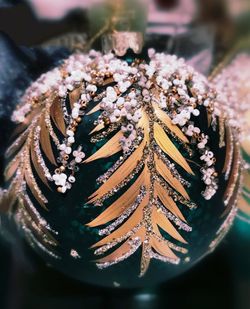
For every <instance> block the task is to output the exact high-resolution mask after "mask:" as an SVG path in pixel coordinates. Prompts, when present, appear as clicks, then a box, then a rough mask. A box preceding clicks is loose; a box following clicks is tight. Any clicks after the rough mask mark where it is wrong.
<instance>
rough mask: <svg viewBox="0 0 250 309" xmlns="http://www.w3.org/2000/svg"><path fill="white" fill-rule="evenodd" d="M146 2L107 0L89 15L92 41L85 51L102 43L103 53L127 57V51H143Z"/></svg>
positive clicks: (143, 0) (138, 0) (140, 0)
mask: <svg viewBox="0 0 250 309" xmlns="http://www.w3.org/2000/svg"><path fill="white" fill-rule="evenodd" d="M146 3H147V1H145V0H136V1H132V0H119V1H111V0H106V1H105V2H104V3H103V5H98V6H95V7H93V8H92V9H91V10H90V11H89V20H90V37H91V39H90V41H89V42H88V44H87V46H86V50H88V49H90V48H91V47H92V46H93V44H94V43H95V42H96V41H97V40H98V39H101V46H102V51H103V52H104V53H108V52H110V51H113V52H114V53H115V54H116V55H117V56H124V55H125V54H126V52H127V51H128V49H131V50H133V52H134V53H135V54H139V53H141V51H142V48H143V45H144V33H145V29H146V24H147V5H146Z"/></svg>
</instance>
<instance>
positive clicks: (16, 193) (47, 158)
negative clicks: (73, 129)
mask: <svg viewBox="0 0 250 309" xmlns="http://www.w3.org/2000/svg"><path fill="white" fill-rule="evenodd" d="M50 119H52V121H53V125H54V127H56V128H57V129H58V130H59V132H61V133H62V135H64V134H65V131H66V125H65V122H64V117H63V110H62V106H61V102H60V98H59V97H57V96H55V95H54V94H51V95H50V97H49V98H48V99H46V100H43V98H42V97H41V98H40V99H39V100H38V102H37V104H34V105H33V106H32V109H31V111H30V113H29V114H28V115H27V116H26V118H25V120H24V122H23V123H21V124H20V126H19V127H17V129H16V130H15V134H18V132H19V133H20V135H19V136H18V135H17V137H16V140H14V141H13V144H12V145H11V146H10V147H9V149H8V150H7V152H6V158H8V159H9V160H10V163H9V164H8V165H7V167H6V170H5V179H6V181H8V182H9V186H8V189H7V190H6V191H5V192H4V194H3V197H2V200H1V211H4V212H11V211H13V206H14V205H16V206H17V207H15V212H16V214H17V216H18V220H19V222H21V223H22V224H24V226H25V229H24V230H25V235H26V236H27V237H29V240H30V241H32V242H36V241H37V242H40V243H41V246H43V247H44V248H45V250H48V252H50V253H51V254H53V253H52V251H53V249H52V247H54V246H56V245H57V242H56V240H55V239H54V237H53V236H52V234H51V233H52V232H51V231H50V230H49V225H48V224H47V223H46V224H45V222H46V221H45V220H44V219H43V218H42V217H40V214H39V212H38V211H37V210H36V206H35V204H34V201H36V202H37V203H38V204H39V205H40V206H41V207H42V208H43V209H45V210H48V209H47V203H48V200H47V198H46V196H45V195H44V188H43V187H41V184H40V183H42V184H44V185H45V186H47V187H48V188H50V185H49V182H48V179H47V177H46V173H45V170H44V169H47V170H49V168H48V166H47V165H46V164H50V165H51V164H52V165H53V166H54V167H56V165H57V163H56V160H55V154H54V150H53V142H54V140H56V138H57V137H56V135H55V132H54V131H53V126H52V125H51V123H50ZM56 146H57V145H56ZM55 149H56V147H55ZM42 165H44V166H42ZM50 168H51V166H50Z"/></svg>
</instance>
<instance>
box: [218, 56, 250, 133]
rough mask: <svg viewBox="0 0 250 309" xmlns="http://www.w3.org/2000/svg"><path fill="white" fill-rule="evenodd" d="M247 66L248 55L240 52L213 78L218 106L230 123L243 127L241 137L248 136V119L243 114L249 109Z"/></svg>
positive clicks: (249, 60) (248, 72) (249, 131)
mask: <svg viewBox="0 0 250 309" xmlns="http://www.w3.org/2000/svg"><path fill="white" fill-rule="evenodd" d="M249 66H250V55H249V54H247V53H241V54H239V55H238V56H237V57H236V58H235V59H234V60H233V61H232V63H231V64H230V65H228V66H226V67H225V68H224V69H223V70H222V71H221V73H220V74H218V75H217V76H216V78H214V79H213V87H215V89H216V91H217V93H218V95H217V105H218V107H219V108H220V109H221V110H226V111H227V114H228V116H229V124H230V125H232V126H234V127H240V128H241V129H243V134H242V137H243V138H244V137H246V136H247V137H248V138H250V129H249V120H248V119H247V118H246V116H245V115H246V112H247V111H249V110H250V104H249V102H250V91H249V89H250V70H249ZM245 135H246V136H245Z"/></svg>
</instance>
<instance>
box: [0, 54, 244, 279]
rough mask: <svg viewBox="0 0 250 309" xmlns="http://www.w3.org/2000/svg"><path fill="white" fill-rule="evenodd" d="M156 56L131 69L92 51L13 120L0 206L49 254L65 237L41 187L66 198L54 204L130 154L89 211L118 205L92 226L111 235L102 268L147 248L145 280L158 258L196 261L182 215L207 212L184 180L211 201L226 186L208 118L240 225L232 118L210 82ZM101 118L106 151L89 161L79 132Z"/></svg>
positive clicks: (103, 178) (71, 61) (42, 86)
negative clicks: (92, 171) (196, 181)
mask: <svg viewBox="0 0 250 309" xmlns="http://www.w3.org/2000/svg"><path fill="white" fill-rule="evenodd" d="M148 56H149V60H147V61H146V60H141V59H134V60H132V61H131V62H130V63H129V62H128V61H126V60H124V59H123V58H117V57H116V56H115V55H114V54H113V53H109V54H106V55H103V54H101V53H99V52H96V51H94V50H92V51H90V52H89V53H88V54H80V53H79V54H73V55H72V56H70V57H69V58H68V59H67V60H65V61H64V63H63V64H62V65H61V67H58V68H55V69H53V70H52V71H50V72H48V73H46V74H44V75H42V76H41V77H40V78H39V79H38V80H37V81H35V82H34V83H33V84H32V85H31V86H30V87H29V88H28V89H27V91H26V93H25V94H24V96H23V98H22V100H21V103H20V104H19V105H18V107H17V109H16V110H15V111H14V113H13V115H12V120H13V121H14V122H15V123H18V124H19V126H18V128H17V131H16V134H17V137H16V139H15V141H14V143H13V144H12V145H11V146H10V148H9V149H8V150H7V153H6V156H7V157H8V158H11V160H10V163H9V165H8V166H7V168H6V172H5V176H6V180H7V181H8V182H9V185H8V188H7V189H5V190H4V191H3V194H2V202H1V205H7V207H6V208H8V209H7V210H10V211H13V209H15V212H16V218H17V221H18V222H19V224H21V226H22V227H23V228H24V229H25V231H26V234H27V235H28V238H29V240H30V241H31V242H34V241H35V240H36V238H37V237H36V234H38V235H39V234H40V236H41V235H42V240H41V241H40V246H42V247H43V248H44V250H48V252H52V251H51V249H48V248H51V246H56V243H57V242H56V240H55V238H56V236H55V235H56V233H57V232H56V231H54V230H53V229H52V228H51V227H50V226H49V224H48V223H47V222H46V221H45V220H44V219H43V218H41V216H40V215H39V213H38V212H37V210H36V208H35V206H34V202H33V201H34V200H35V201H36V202H38V203H39V204H40V205H41V207H43V208H45V209H47V208H48V207H52V205H50V204H49V200H48V199H47V197H46V196H45V195H44V193H43V190H42V188H41V184H42V185H45V186H47V187H49V188H50V189H51V190H55V191H58V193H55V194H67V193H68V191H69V190H71V188H72V186H74V183H75V182H76V181H77V172H79V173H80V170H81V166H83V165H87V164H90V163H91V162H94V161H96V160H100V159H103V158H108V157H111V156H113V155H114V154H118V153H121V156H120V158H119V159H118V160H117V161H116V162H115V164H113V166H111V167H110V168H109V169H108V170H107V171H106V172H105V173H104V174H103V175H100V177H99V178H98V179H97V180H96V181H97V184H98V189H97V190H96V191H95V192H93V193H92V195H91V196H89V199H88V201H87V203H88V204H91V205H93V206H96V207H98V206H102V205H103V204H104V203H105V202H107V201H108V200H109V198H111V197H113V200H112V203H111V204H109V206H108V207H107V208H106V209H105V210H104V211H103V212H102V213H101V214H100V215H99V216H98V217H97V218H95V219H94V220H92V221H91V222H89V223H88V224H87V225H88V226H89V227H90V228H94V227H99V226H104V227H103V228H101V229H99V235H100V236H105V237H104V238H102V239H101V240H100V241H99V242H97V243H96V244H94V245H93V248H95V255H103V254H105V253H106V252H111V253H110V254H108V255H107V256H105V257H102V258H100V259H99V260H98V261H97V262H96V264H97V266H98V267H99V268H105V267H108V266H111V265H113V264H116V263H118V262H121V261H123V260H124V259H126V258H128V257H129V256H131V255H132V254H133V253H134V252H135V251H137V249H138V248H140V247H141V272H140V274H141V275H143V274H145V272H146V271H147V269H148V266H149V263H150V260H151V259H153V258H154V259H158V260H161V261H164V262H169V263H173V264H178V263H179V262H180V258H179V257H178V256H177V254H176V253H180V254H186V253H187V249H186V247H185V246H186V245H187V241H186V240H185V239H184V237H183V236H182V235H181V233H180V232H181V231H183V232H185V233H189V232H191V231H192V227H191V226H190V225H189V224H188V222H187V220H186V219H185V217H184V215H183V213H182V211H181V210H180V205H182V206H183V207H186V208H187V209H189V210H190V211H192V210H195V209H196V208H197V207H199V205H196V204H195V203H194V202H193V201H192V200H191V198H190V196H189V194H188V192H187V189H188V188H189V187H190V186H191V183H190V182H189V181H188V180H187V179H186V178H187V177H185V176H188V177H189V179H190V177H191V178H192V177H200V181H201V182H203V184H204V190H203V191H202V192H200V194H201V195H202V196H203V198H204V199H205V200H210V199H212V198H213V197H214V196H215V195H216V193H217V191H218V177H220V176H221V175H218V171H217V170H216V157H215V155H214V152H213V149H212V148H211V146H210V145H212V141H210V138H209V136H208V135H207V134H206V133H205V132H203V131H202V130H201V128H200V127H199V126H198V125H197V124H196V123H199V122H198V121H196V120H195V119H199V117H200V114H201V113H203V114H204V113H205V114H206V118H207V123H208V127H211V128H212V129H213V130H214V131H215V130H217V129H218V127H219V130H220V145H219V147H220V148H225V147H226V148H227V153H229V154H230V155H227V156H226V158H225V164H224V168H223V171H222V175H223V177H224V178H225V179H229V182H228V186H227V189H226V191H225V194H224V204H225V207H226V208H227V206H228V207H229V208H230V209H229V210H227V211H226V212H225V214H226V215H227V216H228V220H227V221H226V222H227V224H225V226H226V228H228V225H229V223H230V224H231V222H232V219H233V217H234V216H235V213H236V208H235V207H232V205H231V204H232V200H234V192H235V188H236V186H237V183H238V178H239V174H240V153H239V147H238V144H237V143H236V141H237V136H236V134H237V132H236V130H235V129H234V128H229V126H228V123H227V119H226V116H225V115H224V114H223V117H221V114H220V111H219V109H218V108H217V107H216V104H215V102H216V93H215V91H214V90H213V88H211V87H210V85H209V83H208V81H207V79H206V78H205V77H203V76H202V75H200V74H199V73H197V72H195V71H194V70H193V68H192V67H190V66H188V65H187V64H186V63H185V62H184V60H183V59H178V58H177V57H176V56H171V55H166V54H163V53H156V52H155V51H154V50H153V49H150V50H149V51H148ZM67 99H68V101H69V104H67ZM95 113H99V116H98V118H97V120H96V121H94V123H93V130H92V131H91V132H89V135H90V140H91V142H92V143H93V144H96V143H98V142H100V141H103V140H106V139H107V142H106V143H104V144H103V145H102V146H101V147H100V148H99V149H97V150H96V151H95V152H94V153H92V154H91V155H90V156H87V155H86V153H84V151H83V147H82V145H81V143H80V142H79V141H78V140H77V138H76V132H77V130H78V128H79V126H80V124H81V123H83V122H84V121H85V116H89V115H94V114H95ZM225 132H226V137H225ZM177 145H178V146H177ZM183 153H185V156H184V155H183ZM194 153H196V155H197V154H198V157H196V159H195V160H196V162H193V161H192V158H193V156H194ZM192 164H196V165H198V166H200V169H199V170H200V173H199V175H194V172H193V169H192ZM37 178H39V182H38V180H37ZM125 187H126V191H125V192H123V191H122V192H123V193H120V192H121V190H122V189H123V188H125ZM119 193H120V194H119ZM117 194H119V196H118V195H117ZM116 196H118V197H117V198H116ZM31 197H32V198H31ZM14 205H17V206H15V208H13V207H14ZM222 230H223V231H222V232H225V229H224V228H223V227H222ZM161 231H164V233H165V234H166V235H168V236H169V237H170V238H171V240H168V239H165V237H164V236H163V234H162V232H161ZM53 234H54V236H52V235H53ZM219 234H220V233H219ZM220 236H221V235H219V236H218V237H219V238H220ZM176 243H178V244H182V245H178V244H176ZM112 249H113V250H112ZM51 254H53V253H51Z"/></svg>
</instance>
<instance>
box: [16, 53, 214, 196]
mask: <svg viewBox="0 0 250 309" xmlns="http://www.w3.org/2000/svg"><path fill="white" fill-rule="evenodd" d="M148 54H149V62H148V63H146V62H140V61H138V62H134V63H133V64H132V65H130V64H128V63H127V62H126V61H125V60H122V59H118V58H116V57H115V55H114V54H112V53H110V54H107V55H102V54H101V53H99V52H96V51H93V50H92V51H90V53H89V54H86V55H85V54H74V55H72V56H70V57H69V58H68V59H67V60H65V61H64V64H63V65H62V67H61V68H60V69H58V68H56V69H54V70H52V71H50V72H48V73H46V74H43V75H42V76H41V77H40V78H39V79H38V80H37V81H36V82H34V83H33V84H32V85H31V87H30V88H29V89H28V90H27V91H26V93H25V95H24V97H23V99H22V103H21V105H20V107H19V108H18V109H17V111H15V112H14V113H13V115H12V120H13V121H15V122H23V121H24V119H25V117H26V115H27V114H28V113H29V112H30V111H31V110H32V104H35V102H36V98H37V97H41V96H44V98H45V99H46V97H48V95H49V94H51V93H56V94H57V95H59V97H60V98H61V103H63V102H64V100H65V98H66V96H67V94H68V92H70V91H73V90H74V89H75V88H76V87H78V86H80V84H82V83H83V84H84V88H83V89H82V94H81V97H80V99H79V101H78V102H74V104H73V107H72V110H71V114H70V115H68V114H67V109H66V108H64V112H65V121H66V124H67V131H66V135H67V136H66V138H65V139H64V140H63V141H62V142H60V143H59V144H58V145H57V147H58V150H59V158H58V162H59V163H62V164H63V168H62V170H58V169H57V170H55V173H54V174H52V176H51V175H50V174H48V179H49V180H52V181H54V183H55V184H56V185H57V186H58V187H59V189H60V191H61V192H66V191H67V190H68V189H70V188H71V186H72V183H74V182H75V176H74V173H70V175H68V174H67V173H66V170H65V169H69V170H71V171H74V169H75V168H76V165H77V164H80V163H81V162H82V161H83V159H84V157H85V153H84V152H83V151H82V148H81V146H79V147H80V148H78V149H77V150H74V147H75V146H74V144H75V143H76V141H75V132H74V130H72V123H75V122H76V121H80V120H79V118H82V117H83V116H84V113H85V112H84V110H83V106H86V104H87V103H88V102H90V101H91V100H92V99H93V96H94V95H97V92H98V86H97V84H98V81H99V84H102V82H103V81H104V77H103V76H105V78H106V77H107V76H110V77H111V78H112V80H113V81H114V83H115V85H112V86H108V87H107V88H106V89H105V90H104V94H103V97H102V100H101V103H100V108H101V110H102V111H103V112H102V114H101V116H100V117H99V119H98V122H99V123H100V124H101V123H105V121H106V120H108V122H109V123H111V124H113V125H116V124H119V125H120V124H121V126H120V127H121V131H122V133H123V137H122V138H121V140H120V143H121V147H122V149H123V151H124V153H128V152H129V151H131V149H133V147H134V144H135V143H136V142H138V138H141V137H140V136H139V135H138V123H139V122H140V119H141V117H142V111H141V104H142V102H143V104H146V103H147V102H151V101H155V102H157V103H158V105H159V107H160V108H161V109H163V110H164V111H165V112H166V113H167V114H168V115H169V117H170V118H171V119H172V122H173V124H175V125H178V126H179V127H180V128H181V129H182V131H183V132H184V133H185V134H186V135H187V136H188V137H189V138H190V139H191V140H192V141H196V144H197V148H198V150H199V152H200V154H201V155H200V158H201V161H202V162H204V166H203V167H202V168H201V173H202V180H203V181H204V183H205V184H206V189H205V190H204V192H203V195H204V197H205V198H206V199H210V198H211V197H212V196H213V195H214V194H215V192H216V190H217V179H216V172H215V171H214V172H213V173H212V174H211V175H210V176H209V177H208V174H209V173H210V172H211V170H213V168H214V167H213V164H214V163H215V160H214V156H213V157H211V158H210V159H209V160H208V158H207V153H209V155H210V154H211V153H212V152H211V151H210V149H209V147H208V146H207V144H208V140H209V138H208V136H206V135H205V134H204V133H202V132H201V130H200V128H198V127H196V126H195V125H194V123H193V121H192V118H193V117H198V116H199V115H200V110H199V108H200V106H202V105H203V106H204V107H206V108H207V109H209V108H211V109H212V106H213V101H214V93H213V92H209V85H208V83H207V81H206V79H205V77H203V76H202V75H200V74H198V73H196V72H194V70H193V68H192V67H190V66H187V65H186V64H185V62H184V60H183V59H179V58H177V57H176V56H171V55H166V54H164V53H156V52H155V51H154V50H153V49H150V50H149V51H148ZM93 64H94V65H93ZM93 67H94V70H93ZM93 72H94V73H93ZM96 72H98V75H96ZM152 86H153V87H158V93H159V97H155V96H154V94H153V93H152V91H151V88H152ZM190 89H192V91H191V93H190ZM26 102H28V103H26ZM65 157H66V158H67V160H65ZM68 157H71V158H72V159H69V158H68ZM205 175H206V176H205Z"/></svg>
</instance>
